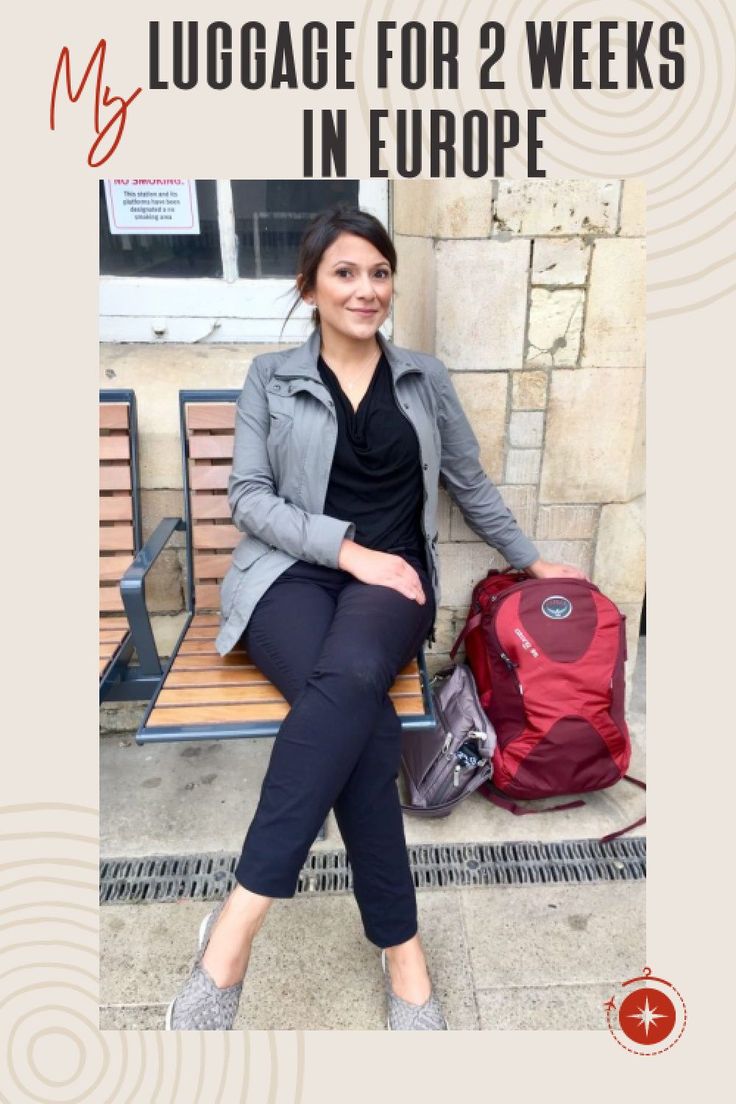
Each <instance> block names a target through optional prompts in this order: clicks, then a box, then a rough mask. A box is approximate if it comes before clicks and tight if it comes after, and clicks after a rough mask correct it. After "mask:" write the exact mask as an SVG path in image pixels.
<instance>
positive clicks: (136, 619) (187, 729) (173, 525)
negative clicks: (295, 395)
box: [120, 390, 435, 744]
mask: <svg viewBox="0 0 736 1104" xmlns="http://www.w3.org/2000/svg"><path fill="white" fill-rule="evenodd" d="M239 394H240V392H239V391H235V390H217V391H209V390H204V391H199V390H198V391H191V390H185V391H180V392H179V426H180V434H181V449H182V473H183V483H184V517H183V518H175V517H168V518H164V519H163V520H162V521H161V522H159V524H158V526H157V527H156V530H155V531H154V533H153V534H152V535H151V537H149V539H148V541H147V542H146V544H145V545H144V546H143V548H141V550H140V552H139V553H138V555H137V556H136V557H135V560H134V561H133V563H132V564H131V566H130V567H129V569H128V570H127V571H126V573H125V575H124V576H123V579H122V580H121V583H120V590H121V594H122V597H123V604H124V606H125V612H126V614H127V616H128V621H129V624H130V626H131V631H132V635H133V638H134V640H135V647H136V650H137V652H138V657H139V660H140V663H141V670H142V671H143V672H144V675H143V677H145V678H146V679H148V680H149V683H148V684H149V685H153V691H152V697H151V700H150V701H149V703H148V707H147V709H146V712H145V715H144V717H143V720H142V722H141V727H140V729H139V731H138V733H137V735H136V741H137V743H139V744H145V743H162V742H170V741H175V740H184V741H192V740H234V739H241V740H242V739H249V738H253V739H257V738H261V737H267V736H275V735H276V733H277V732H278V730H279V727H280V725H281V721H278V720H276V721H252V722H244V723H240V724H201V725H197V726H196V727H195V726H193V725H186V726H182V725H170V726H166V727H163V726H156V727H155V728H151V729H148V728H147V727H146V726H147V723H148V718H149V717H150V715H151V713H152V711H153V709H154V707H155V704H156V698H157V696H158V695H157V691H158V689H159V688H160V686H161V685H162V684H163V682H164V680H165V678H166V676H167V675H168V673H169V670H170V668H171V667H172V665H173V663H174V661H175V659H176V657H177V654H178V652H179V648H180V646H181V643H182V641H183V640H184V637H185V636H186V634H187V631H188V629H189V626H190V625H191V622H192V618H193V617H194V614H195V611H196V600H195V593H194V570H193V558H194V552H193V546H192V528H193V527H192V519H191V506H190V493H191V488H190V483H189V440H188V436H187V425H186V409H187V405H188V404H189V403H216V402H230V403H234V402H236V401H237V398H238V395H239ZM182 531H183V532H184V533H185V534H186V565H187V580H186V587H185V595H186V600H187V611H188V612H187V618H186V621H185V623H184V627H183V629H182V631H181V633H180V634H179V638H178V640H177V641H176V644H175V646H174V648H173V649H172V653H171V656H170V658H169V660H168V661H167V663H166V665H165V667H162V665H161V661H160V660H159V657H158V652H157V650H156V644H155V641H154V638H153V632H152V630H151V622H150V617H149V614H148V610H147V608H146V601H145V579H146V575H147V574H148V572H149V571H150V569H151V567H152V566H153V564H154V563H155V561H156V558H157V557H158V556H159V555H160V553H161V552H162V551H163V549H164V547H165V546H166V544H167V543H168V541H169V540H170V539H171V537H172V536H173V534H174V533H175V532H182ZM418 663H419V671H420V681H421V687H422V697H423V700H424V706H425V712H424V713H421V714H412V715H407V716H404V717H401V726H402V728H404V729H426V728H432V727H434V725H435V717H434V712H433V709H432V696H431V694H430V692H429V676H428V674H427V668H426V663H425V659H424V653H423V651H422V652H420V654H419V656H418Z"/></svg>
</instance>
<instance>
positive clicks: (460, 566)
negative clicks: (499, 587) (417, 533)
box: [438, 541, 506, 610]
mask: <svg viewBox="0 0 736 1104" xmlns="http://www.w3.org/2000/svg"><path fill="white" fill-rule="evenodd" d="M438 547H439V553H440V581H441V584H442V597H441V601H442V604H443V605H445V606H457V607H460V608H463V609H465V610H467V608H468V605H469V603H470V596H471V594H472V591H473V587H474V586H475V584H476V583H477V582H478V580H479V579H482V578H483V576H484V575H486V574H487V572H488V571H489V569H490V568H492V567H504V566H505V564H506V561H505V560H504V558H503V556H502V555H501V554H500V552H497V551H496V550H495V549H494V548H489V546H488V545H487V544H483V543H481V542H479V541H475V542H473V543H468V544H440V545H439V546H438Z"/></svg>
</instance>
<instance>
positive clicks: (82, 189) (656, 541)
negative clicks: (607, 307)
mask: <svg viewBox="0 0 736 1104" xmlns="http://www.w3.org/2000/svg"><path fill="white" fill-rule="evenodd" d="M354 7H355V13H356V15H355V18H356V20H362V21H363V25H364V30H365V31H366V33H367V29H368V28H369V27H370V25H371V22H372V20H374V19H375V18H379V17H380V18H395V19H402V18H411V17H417V15H418V13H419V12H421V15H420V17H421V19H422V20H424V21H427V20H430V19H432V18H439V17H441V18H448V19H455V20H461V21H462V26H463V28H469V29H470V30H472V29H473V28H474V26H475V25H476V23H477V22H478V20H479V19H480V18H487V17H488V16H489V12H488V6H487V5H485V4H483V5H481V4H475V3H471V2H463V3H459V2H457V3H455V2H450V0H448V2H446V3H442V4H440V3H436V4H435V3H426V4H422V5H416V4H412V5H409V4H402V3H392V4H381V5H378V4H373V3H366V4H364V5H360V6H359V5H355V6H354ZM614 7H615V14H616V15H617V16H620V17H621V18H624V17H626V16H631V17H632V18H639V19H642V18H646V17H651V18H656V19H660V18H666V17H668V16H672V17H675V18H681V19H683V20H684V21H685V22H686V23H687V25H688V50H687V55H688V67H689V74H688V81H687V84H686V86H685V88H683V89H682V90H681V91H680V92H679V93H675V94H671V93H664V92H658V91H656V90H655V91H653V92H651V93H647V94H644V93H631V94H628V95H627V94H626V93H620V94H618V95H614V94H612V93H606V94H597V93H595V92H590V93H576V94H572V93H569V92H560V93H559V94H556V95H554V96H552V95H550V94H547V95H546V96H544V97H543V99H544V102H545V105H546V106H547V107H548V111H549V118H548V121H547V126H546V128H545V138H546V145H547V152H546V156H545V158H544V163H545V164H546V165H547V168H548V171H549V174H550V176H553V175H557V176H559V175H563V176H564V175H571V176H578V175H579V176H600V177H608V176H610V175H611V174H612V172H614V173H615V174H616V175H623V176H639V177H643V178H644V179H645V180H646V183H647V187H648V196H649V212H648V234H649V241H648V246H649V266H648V284H649V322H650V324H649V331H648V353H649V356H648V359H649V389H648V410H649V423H650V424H649V488H648V489H649V503H650V506H649V521H650V536H649V585H648V595H649V597H648V606H649V618H648V620H649V632H648V635H649V722H648V729H649V733H650V740H649V747H648V766H649V778H650V781H651V783H652V786H651V789H650V792H649V801H648V804H649V825H648V829H649V831H648V836H649V848H650V878H649V895H648V896H649V907H648V957H649V962H648V965H649V966H651V967H652V968H653V969H654V970H655V972H656V973H659V974H661V975H663V976H665V977H669V978H671V980H672V981H674V983H675V984H676V985H677V986H678V988H679V989H680V991H681V992H682V993H683V995H684V997H685V1000H686V1002H687V1005H688V1014H689V1021H688V1027H687V1030H686V1033H685V1035H684V1037H683V1039H682V1041H681V1042H680V1043H679V1044H678V1046H677V1047H676V1048H675V1049H674V1050H673V1051H672V1052H670V1053H669V1054H668V1055H666V1056H663V1057H659V1058H657V1059H655V1061H653V1062H647V1061H646V1060H644V1059H641V1058H635V1057H633V1056H630V1055H628V1054H626V1053H624V1052H623V1051H621V1050H619V1048H618V1047H616V1046H615V1044H614V1043H613V1042H612V1040H611V1039H610V1038H609V1037H608V1036H607V1034H606V1033H605V1032H601V1031H596V1032H590V1033H577V1034H575V1033H555V1034H554V1035H550V1034H547V1033H505V1034H504V1035H502V1036H501V1035H498V1034H491V1035H488V1036H483V1037H482V1038H480V1037H478V1036H477V1035H475V1034H474V1036H473V1037H472V1041H471V1039H467V1040H466V1039H463V1038H462V1037H461V1036H459V1035H457V1034H456V1035H453V1034H451V1035H449V1036H448V1037H447V1038H446V1039H443V1040H441V1041H440V1043H439V1044H438V1043H436V1042H433V1041H431V1040H427V1039H426V1038H423V1037H421V1036H416V1037H414V1036H412V1037H411V1038H405V1039H398V1038H396V1037H392V1036H385V1037H384V1036H382V1035H375V1036H374V1035H371V1036H370V1037H364V1036H362V1035H358V1034H356V1035H340V1036H339V1037H337V1036H335V1035H329V1036H326V1035H324V1034H300V1033H289V1034H273V1033H268V1034H263V1035H262V1034H257V1033H251V1034H249V1035H242V1036H241V1035H237V1036H233V1037H228V1038H223V1037H221V1036H220V1035H212V1036H192V1037H191V1038H190V1037H189V1036H181V1037H179V1036H178V1035H173V1034H172V1035H171V1036H165V1035H161V1034H157V1033H149V1034H138V1033H115V1032H111V1033H105V1034H102V1033H100V1032H99V1031H98V1030H97V1028H96V1026H95V1025H96V1016H97V982H96V975H97V937H96V929H97V918H96V878H97V816H96V808H97V735H96V722H97V716H96V714H97V703H96V698H95V691H94V674H95V668H96V646H95V629H94V626H95V617H96V536H95V529H96V519H95V515H94V510H93V508H92V507H91V505H90V504H91V503H92V502H94V498H95V494H96V463H95V450H96V437H97V428H96V413H95V410H96V401H97V396H96V390H97V379H96V376H97V343H96V328H95V327H96V306H97V304H96V267H97V256H96V250H97V225H96V210H97V203H96V192H97V174H96V173H94V172H90V170H89V169H88V168H87V167H86V165H85V151H86V148H87V147H88V145H89V143H90V141H91V137H90V135H91V107H90V105H89V103H88V102H86V105H84V106H83V105H82V104H80V105H78V107H77V108H75V109H74V111H72V110H71V109H67V110H65V111H64V112H63V119H64V122H63V131H60V132H59V133H57V134H51V133H50V132H49V131H48V130H47V129H46V126H47V118H48V97H49V85H50V80H51V74H52V72H53V67H54V63H55V60H56V57H57V55H58V50H59V48H60V46H61V45H63V44H65V43H66V44H69V45H71V46H74V47H76V48H77V49H78V50H79V52H80V54H79V56H80V57H81V56H82V55H84V54H86V55H87V56H88V55H89V53H90V52H91V49H92V48H93V46H94V44H95V43H96V42H97V40H98V39H99V37H100V36H101V35H103V34H104V35H106V36H107V38H108V43H109V49H110V57H109V69H108V72H107V74H106V82H107V83H109V84H110V85H111V86H112V88H113V90H114V91H115V90H119V91H125V90H129V89H130V86H132V85H134V84H136V83H144V81H145V79H146V46H145V42H146V28H145V19H146V18H148V17H149V16H151V17H152V16H153V15H157V16H158V17H159V18H161V19H164V18H172V17H177V18H187V17H190V18H191V17H193V16H196V15H197V14H199V16H200V18H201V17H202V13H203V12H204V10H205V9H204V8H203V7H202V6H195V5H192V4H189V5H187V4H186V3H184V2H181V3H176V4H172V3H169V4H164V3H159V4H158V5H156V10H155V12H154V11H151V12H148V11H146V13H145V15H144V14H143V11H142V9H140V14H139V13H138V12H137V11H134V10H131V8H130V7H126V8H122V7H120V8H118V9H111V8H106V9H104V19H103V18H102V15H101V9H99V7H98V6H91V5H90V7H89V9H88V10H87V9H86V8H85V7H84V6H83V5H81V4H76V5H66V6H65V7H64V8H63V10H61V9H50V10H48V11H46V12H44V19H43V22H41V21H40V20H39V19H35V20H34V22H33V23H32V24H31V23H30V22H29V21H28V20H26V21H25V22H24V23H23V24H22V25H21V24H19V23H18V22H15V23H14V24H12V25H11V26H10V27H9V28H8V31H7V33H8V36H9V42H10V43H11V48H10V49H9V50H8V55H7V69H6V70H5V72H4V76H5V77H6V79H7V80H8V86H7V88H6V90H5V95H4V104H5V107H6V110H7V111H9V113H10V116H11V126H10V128H9V132H8V139H7V149H6V152H7V153H8V154H9V158H6V171H5V174H4V178H3V192H4V201H3V207H2V210H3V211H4V213H5V222H6V233H5V239H4V240H5V241H6V243H7V248H6V254H5V265H4V275H5V277H6V283H7V289H8V292H9V295H6V296H5V305H6V311H5V331H4V332H5V348H4V352H5V365H6V380H8V381H9V386H7V387H6V396H5V402H4V403H3V404H2V418H3V426H2V435H1V438H0V439H1V440H2V446H3V471H4V473H5V477H6V479H5V495H4V501H5V503H6V506H7V514H8V517H7V521H6V530H5V540H4V542H3V549H4V553H5V557H4V558H5V564H4V574H3V579H4V582H5V586H4V610H5V612H6V617H5V619H4V624H5V627H6V633H5V643H6V659H5V680H4V705H5V710H4V721H5V724H4V757H3V770H2V772H1V774H0V889H1V890H2V892H1V893H0V1100H2V1101H9V1102H12V1104H16V1102H23V1104H25V1101H31V1100H34V1101H37V1100H41V1101H64V1102H67V1101H72V1100H75V1101H82V1100H83V1101H87V1100H89V1101H94V1102H98V1101H100V1102H101V1101H111V1102H113V1101H114V1102H115V1104H117V1102H124V1101H130V1102H138V1101H155V1102H156V1104H158V1102H169V1101H171V1102H176V1104H179V1102H182V1104H188V1102H189V1101H207V1102H209V1101H212V1102H215V1101H226V1102H229V1101H236V1100H245V1099H247V1100H249V1101H258V1102H260V1101H264V1102H265V1101H274V1102H278V1101H290V1102H291V1101H294V1102H296V1101H301V1102H305V1104H306V1102H312V1101H320V1102H323V1101H331V1100H343V1099H345V1097H346V1096H348V1095H349V1096H350V1098H351V1099H353V1100H355V1101H368V1100H371V1101H373V1100H375V1099H376V1097H377V1096H378V1095H379V1094H381V1096H382V1097H383V1098H384V1099H399V1098H403V1097H404V1096H408V1095H409V1094H411V1095H412V1096H413V1097H417V1098H421V1097H423V1098H424V1099H427V1100H440V1099H444V1098H445V1097H446V1096H452V1097H453V1098H458V1097H459V1096H460V1095H463V1096H467V1098H469V1099H470V1098H471V1097H472V1096H479V1097H480V1096H481V1095H488V1094H499V1093H501V1092H506V1093H508V1092H514V1094H515V1097H516V1098H517V1099H519V1098H520V1099H529V1100H531V1099H533V1098H534V1099H536V1098H537V1096H538V1094H540V1093H544V1094H545V1096H547V1097H549V1096H562V1095H563V1094H564V1096H565V1098H566V1099H568V1100H589V1099H597V1100H604V1101H608V1100H611V1101H613V1100H616V1101H619V1100H621V1099H627V1098H628V1099H632V1098H633V1099H636V1100H639V1099H646V1097H647V1095H648V1093H649V1092H650V1091H651V1090H653V1089H654V1088H655V1087H656V1088H657V1089H659V1090H660V1092H663V1093H665V1094H666V1096H667V1098H669V1099H689V1098H690V1097H691V1096H692V1095H693V1094H694V1093H695V1092H696V1091H698V1090H699V1089H700V1086H701V1082H702V1080H703V1077H704V1075H705V1074H706V1072H710V1073H712V1072H713V1067H717V1066H722V1067H723V1068H724V1069H725V1066H726V1062H725V1056H726V1054H727V1047H728V1046H729V1044H730V1039H731V1034H732V1026H731V1023H732V1017H731V1014H730V1011H729V1004H730V1000H729V999H728V998H729V991H728V988H727V982H726V981H725V980H723V968H724V965H725V964H726V952H727V949H728V947H729V943H730V933H731V930H732V914H731V913H730V912H729V910H728V909H727V908H726V907H725V904H724V903H722V902H720V901H719V897H720V896H721V892H720V891H721V890H722V888H723V886H724V885H726V884H727V883H728V879H729V877H730V863H728V862H727V861H726V858H725V854H721V855H719V854H718V852H719V849H722V845H723V841H724V840H726V839H729V837H730V831H729V827H730V825H729V822H730V816H729V813H730V800H729V799H730V788H731V786H730V783H731V780H732V778H733V773H734V762H733V742H732V740H730V733H731V728H732V721H731V719H730V709H729V696H728V689H729V688H730V686H731V684H732V682H733V675H732V670H733V642H732V639H731V632H730V628H731V623H732V617H731V615H730V606H731V605H732V597H731V593H730V591H731V588H730V586H729V581H728V576H727V572H728V569H729V561H730V541H729V539H728V538H729V535H730V505H729V504H730V502H731V501H732V499H733V491H732V489H731V486H730V480H728V475H729V474H730V470H731V469H732V462H731V463H729V461H731V452H730V449H728V445H729V444H730V441H731V438H732V436H733V431H732V427H731V422H732V414H731V411H732V408H731V401H732V395H733V387H732V386H730V384H731V380H730V372H731V363H732V361H733V354H732V352H731V346H732V340H731V329H732V316H733V311H734V306H735V305H736V304H735V299H736V297H735V296H734V248H733V246H734V237H733V223H732V219H733V213H732V201H731V195H732V192H733V172H734V165H733V157H732V153H733V150H732V139H731V135H732V134H733V112H734V102H735V100H734V97H735V94H736V85H735V83H734V82H735V77H734V73H735V69H736V67H735V66H734V54H735V53H736V51H735V50H734V25H733V19H732V15H731V14H730V11H729V9H728V7H727V6H726V3H725V2H723V0H709V2H708V3H706V2H705V0H703V2H699V0H681V2H680V4H679V5H669V4H668V5H664V4H662V3H657V2H655V3H653V4H649V3H646V4H645V3H644V2H643V0H642V2H641V3H637V2H632V3H625V2H624V0H621V2H620V3H618V4H616V5H614ZM198 9H199V10H198ZM269 10H270V11H273V10H274V9H273V7H272V8H270V9H269ZM239 11H242V9H240V8H239V6H236V5H234V4H232V3H225V2H222V3H221V4H219V5H218V8H217V16H218V17H220V18H223V19H230V21H231V22H233V23H237V22H238V19H239ZM290 11H293V12H295V13H297V12H298V13H299V15H298V18H301V19H303V18H304V7H303V5H299V6H298V7H297V5H296V4H286V3H282V4H280V5H278V7H277V10H276V11H275V15H276V17H278V16H281V17H284V16H286V15H288V14H289V12H290ZM338 11H339V17H341V18H345V17H346V10H345V6H344V5H340V6H339V9H338V6H337V5H335V4H323V5H321V6H320V14H321V16H322V17H323V18H325V19H328V18H331V17H332V16H333V14H335V13H337V12H338ZM479 12H480V14H477V13H479ZM563 12H564V13H565V14H566V15H567V17H568V18H573V17H575V18H586V16H587V17H589V18H590V17H592V16H593V15H594V14H595V15H599V14H600V13H599V11H598V5H594V4H591V3H582V2H581V3H572V4H567V5H563V4H562V3H561V2H560V0H554V2H552V0H550V2H547V3H545V2H544V0H541V2H539V3H536V4H534V5H524V8H523V11H522V9H521V5H519V4H518V2H512V0H508V2H499V3H496V4H494V5H492V14H491V17H492V18H497V19H499V20H501V21H505V22H507V23H508V25H509V27H511V26H514V27H516V26H517V25H518V23H519V20H520V19H522V18H524V17H534V18H555V17H559V16H560V15H561V14H562V13H563ZM308 14H310V15H311V14H312V13H311V12H310V13H308ZM607 14H610V13H608V12H607ZM31 27H32V34H31V31H30V29H29V28H31ZM516 37H517V40H518V35H517V36H516ZM516 71H517V62H516V60H515V58H514V57H513V56H512V52H511V51H510V52H509V54H508V55H507V58H506V60H505V63H504V75H505V76H506V78H507V80H508V82H509V88H508V89H507V93H506V95H507V97H508V101H509V102H510V103H512V104H513V105H514V106H521V104H522V103H523V101H524V99H525V98H526V97H525V95H524V94H523V93H522V92H521V91H520V90H519V89H517V88H514V81H515V79H516V78H515V74H516ZM366 95H367V98H370V97H369V96H368V94H366ZM526 95H527V96H528V97H529V98H530V99H531V94H526ZM539 96H541V94H538V96H537V98H539ZM381 98H382V99H384V100H389V99H391V100H392V101H393V102H394V103H395V104H399V103H400V102H401V103H403V102H404V100H405V99H406V98H407V94H402V95H401V96H400V95H399V94H398V93H397V95H396V98H395V99H394V97H393V96H391V97H388V95H386V96H382V97H381ZM301 99H302V96H301V95H299V94H296V95H295V94H291V95H282V96H274V95H270V94H267V95H264V96H262V97H259V99H258V101H257V103H258V112H257V114H251V113H250V112H251V111H252V107H251V105H253V104H255V102H256V101H254V100H253V99H252V98H251V99H249V98H248V97H247V96H246V95H245V94H244V93H241V92H240V90H239V89H235V90H233V93H232V94H226V93H222V94H219V95H217V94H215V93H212V92H209V91H208V90H207V91H201V92H193V93H188V94H186V95H184V94H182V93H179V94H176V93H171V94H166V95H164V94H163V93H161V94H158V95H154V94H148V95H142V96H141V97H139V100H138V101H137V102H136V105H135V106H136V107H137V111H136V117H134V115H133V110H134V109H131V119H130V122H129V124H128V131H127V133H126V136H125V138H124V140H123V144H122V145H121V147H120V150H119V152H118V154H117V155H116V157H115V159H114V160H113V161H112V162H110V163H108V165H107V166H106V168H105V170H103V171H109V169H110V168H111V167H114V171H115V172H116V173H118V172H119V173H121V174H125V173H126V172H127V173H131V174H133V173H135V172H139V171H142V167H143V166H145V171H146V172H151V173H152V174H155V173H156V172H162V173H169V172H171V171H173V167H174V166H175V167H176V170H177V172H178V173H181V174H182V175H184V176H196V175H200V176H202V175H208V176H223V177H227V176H230V177H236V178H237V177H245V176H248V175H251V176H254V177H257V176H263V175H264V174H266V173H267V174H268V175H273V176H289V175H296V173H295V171H294V163H293V157H292V156H291V151H292V140H293V128H294V126H295V119H296V115H295V111H294V105H295V103H296V102H297V100H301ZM327 99H328V100H329V97H328V98H327ZM413 99H414V101H415V102H416V104H418V105H420V106H421V105H422V104H429V103H431V102H433V101H435V102H438V103H439V102H442V103H443V105H444V104H447V103H449V104H451V105H452V106H454V107H456V109H458V110H460V109H461V108H462V109H466V108H467V107H468V106H473V105H474V102H475V101H474V97H473V96H472V95H471V94H468V95H466V94H465V93H464V92H463V94H460V93H458V94H454V93H453V94H451V95H449V96H448V95H446V94H445V95H441V94H437V96H436V97H434V96H433V95H432V94H431V93H427V94H426V97H419V96H418V95H415V96H414V97H413ZM310 102H311V101H310ZM371 102H374V101H373V100H371ZM274 134H279V135H280V136H283V141H282V142H274V141H273V135H274ZM267 137H268V139H269V140H268V142H267V141H266V138H267ZM353 138H354V148H355V154H356V156H355V159H354V160H353V161H352V162H351V166H350V171H351V173H352V174H354V175H355V176H360V175H363V174H364V171H365V170H364V166H363V163H362V159H361V156H360V154H361V150H360V128H359V127H358V129H357V130H354V131H353ZM263 150H267V151H268V156H267V157H266V156H265V154H261V153H260V152H259V151H263ZM16 161H20V165H18V166H17V167H16ZM9 166H10V168H9ZM509 172H510V174H512V175H523V166H522V165H521V164H515V165H514V164H511V165H510V167H509ZM50 227H52V228H53V229H49V228H50ZM727 450H728V451H727ZM70 675H73V677H71V678H70ZM696 756H697V759H696ZM719 860H720V861H719ZM643 965H644V964H643V963H632V969H633V970H638V969H640V968H641V967H642V966H643ZM348 1086H349V1088H348Z"/></svg>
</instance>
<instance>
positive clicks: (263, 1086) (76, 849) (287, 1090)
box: [0, 803, 304, 1104]
mask: <svg viewBox="0 0 736 1104" xmlns="http://www.w3.org/2000/svg"><path fill="white" fill-rule="evenodd" d="M97 876H98V828H97V812H96V810H94V809H87V808H84V807H80V806H72V805H62V804H55V805H49V804H31V803H29V804H24V805H15V806H7V805H6V806H3V807H0V902H1V903H0V1068H2V1070H3V1076H2V1078H0V1102H1V1104H31V1102H33V1104H77V1102H81V1101H93V1102H94V1104H138V1102H140V1101H142V1100H151V1101H155V1102H156V1104H195V1102H201V1101H203V1100H207V1101H208V1102H211V1104H219V1102H229V1101H233V1100H246V1099H248V1098H250V1099H252V1100H254V1101H256V1100H258V1101H261V1100H263V1101H265V1100H268V1101H272V1102H273V1104H278V1102H280V1101H288V1102H289V1104H297V1102H298V1101H299V1100H300V1099H301V1095H302V1079H303V1068H304V1063H303V1047H304V1038H303V1033H302V1032H293V1033H290V1034H286V1033H279V1034H276V1033H274V1032H258V1033H255V1034H252V1035H251V1034H250V1033H240V1032H234V1033H232V1034H226V1033H219V1032H218V1033H212V1034H207V1033H191V1034H190V1033H185V1034H183V1033H179V1032H173V1033H171V1034H169V1035H165V1034H163V1033H159V1032H143V1031H129V1032H125V1031H109V1032H107V1031H100V1030H99V1026H98V1024H99V1019H98V946H97V944H98V919H97V894H98V890H97Z"/></svg>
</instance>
